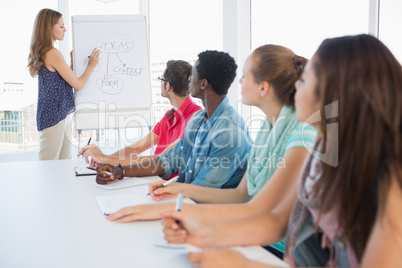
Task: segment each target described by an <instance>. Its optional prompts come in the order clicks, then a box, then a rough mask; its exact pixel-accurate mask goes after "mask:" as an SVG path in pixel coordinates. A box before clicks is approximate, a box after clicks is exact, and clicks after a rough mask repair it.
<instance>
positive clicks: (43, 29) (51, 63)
mask: <svg viewBox="0 0 402 268" xmlns="http://www.w3.org/2000/svg"><path fill="white" fill-rule="evenodd" d="M65 32H66V29H65V27H64V20H63V17H62V14H61V13H59V12H57V11H54V10H51V9H42V10H40V11H39V13H38V15H37V16H36V20H35V25H34V28H33V33H32V39H31V47H30V53H29V56H28V68H29V72H30V74H31V76H32V77H36V76H37V77H38V108H37V114H36V121H37V128H38V131H39V132H40V145H39V160H55V159H68V158H71V143H70V138H71V129H70V128H69V127H68V126H71V124H69V117H68V115H69V114H71V113H73V112H74V111H75V103H74V94H73V88H74V89H75V90H77V91H80V90H81V89H82V88H83V87H84V85H85V83H86V82H87V81H88V79H89V76H90V75H91V72H92V70H93V69H94V68H95V66H96V65H97V63H98V60H99V53H100V51H99V50H97V49H94V50H93V51H92V54H91V56H90V58H89V61H88V66H87V68H86V70H85V72H84V73H83V74H82V75H81V77H77V76H76V75H75V74H74V72H73V70H72V65H73V64H72V59H71V68H70V67H69V66H68V65H67V63H66V62H65V60H64V58H63V55H62V54H61V53H60V51H59V50H58V49H57V48H55V47H54V46H53V45H54V42H55V41H56V40H58V41H61V40H63V39H64V33H65ZM70 56H72V53H70Z"/></svg>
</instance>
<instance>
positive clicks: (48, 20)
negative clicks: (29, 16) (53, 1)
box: [28, 8, 62, 77]
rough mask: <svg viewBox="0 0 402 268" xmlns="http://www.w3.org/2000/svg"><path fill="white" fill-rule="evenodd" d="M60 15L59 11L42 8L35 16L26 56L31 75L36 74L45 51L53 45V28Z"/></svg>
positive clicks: (34, 75)
mask: <svg viewBox="0 0 402 268" xmlns="http://www.w3.org/2000/svg"><path fill="white" fill-rule="evenodd" d="M61 16H62V15H61V13H60V12H57V11H55V10H52V9H48V8H44V9H42V10H41V11H39V13H38V15H37V16H36V19H35V24H34V27H33V31H32V38H31V46H30V52H29V56H28V68H29V73H30V74H31V76H32V77H36V76H38V72H39V70H40V68H42V65H43V64H44V60H45V54H46V52H48V51H49V50H50V49H51V48H52V47H53V43H54V41H55V40H54V36H53V28H54V25H56V24H57V22H58V21H59V19H60V18H61Z"/></svg>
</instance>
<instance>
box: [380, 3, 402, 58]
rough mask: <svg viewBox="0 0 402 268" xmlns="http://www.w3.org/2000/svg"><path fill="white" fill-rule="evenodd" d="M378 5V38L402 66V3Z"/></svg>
mask: <svg viewBox="0 0 402 268" xmlns="http://www.w3.org/2000/svg"><path fill="white" fill-rule="evenodd" d="M380 4H381V6H380V25H379V38H380V40H381V41H382V42H384V44H385V45H386V46H387V47H388V48H389V49H390V50H391V52H392V53H393V54H394V56H395V57H396V58H397V59H398V60H399V62H400V63H401V64H402V49H401V47H402V35H401V34H400V31H401V27H402V16H401V15H400V13H401V11H402V1H400V0H387V1H381V2H380Z"/></svg>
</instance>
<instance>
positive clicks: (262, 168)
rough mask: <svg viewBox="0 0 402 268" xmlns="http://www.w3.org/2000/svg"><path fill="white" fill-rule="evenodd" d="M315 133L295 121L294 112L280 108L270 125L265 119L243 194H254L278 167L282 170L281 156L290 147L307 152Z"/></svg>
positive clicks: (255, 146) (248, 170) (310, 127)
mask: <svg viewBox="0 0 402 268" xmlns="http://www.w3.org/2000/svg"><path fill="white" fill-rule="evenodd" d="M316 135H317V131H316V129H315V128H313V127H312V126H310V125H304V124H303V123H302V122H300V121H299V120H297V119H296V115H295V109H294V108H293V107H290V106H286V105H285V106H283V107H282V109H281V111H280V113H279V116H278V118H277V120H276V122H275V125H274V126H272V125H271V123H270V121H269V120H268V119H265V121H264V123H263V125H262V127H261V129H260V131H259V132H258V134H257V138H256V139H255V141H254V143H253V146H252V149H251V153H250V160H249V163H248V168H247V191H248V194H249V195H250V196H254V195H256V194H257V193H258V192H259V191H260V190H261V188H262V187H263V186H264V185H265V183H266V182H267V181H268V180H269V179H270V178H271V177H272V175H273V174H274V173H275V171H276V170H277V169H279V168H285V167H286V162H285V161H284V158H283V157H284V155H285V153H286V152H287V151H288V150H290V149H291V148H294V147H304V148H307V149H310V148H312V147H313V145H314V141H315V138H316Z"/></svg>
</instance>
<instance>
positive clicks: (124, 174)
mask: <svg viewBox="0 0 402 268" xmlns="http://www.w3.org/2000/svg"><path fill="white" fill-rule="evenodd" d="M116 167H119V168H120V169H121V172H122V173H123V175H121V177H120V178H119V180H122V179H124V176H126V171H125V170H124V168H123V167H122V166H121V164H120V163H119V164H118V165H117V166H116Z"/></svg>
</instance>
